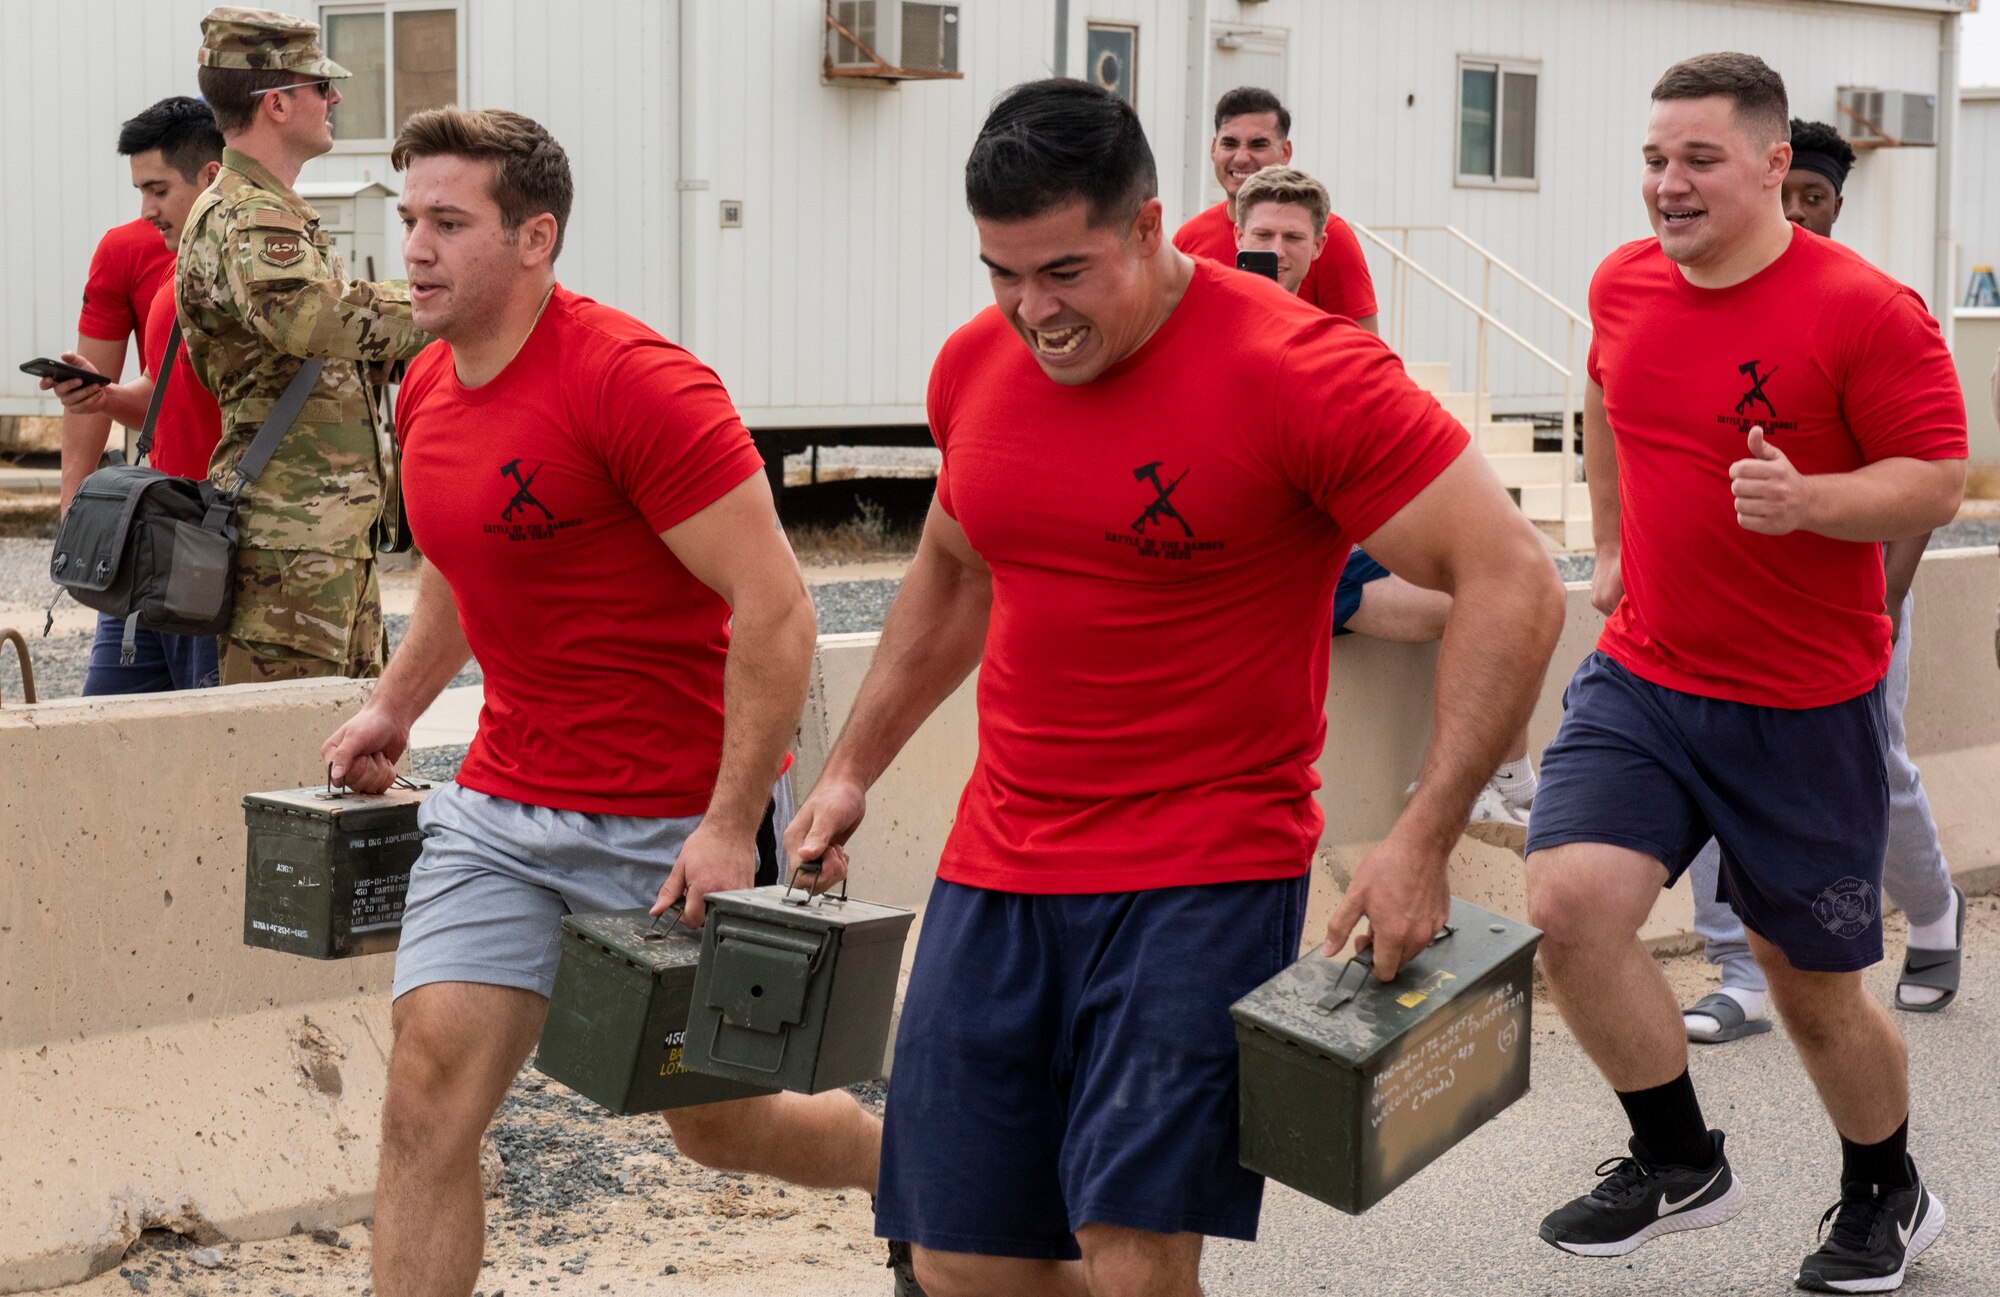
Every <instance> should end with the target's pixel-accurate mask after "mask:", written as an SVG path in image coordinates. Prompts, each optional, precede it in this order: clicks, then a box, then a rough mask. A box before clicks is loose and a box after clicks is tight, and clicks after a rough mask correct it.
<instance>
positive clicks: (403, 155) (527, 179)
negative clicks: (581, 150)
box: [389, 108, 576, 261]
mask: <svg viewBox="0 0 2000 1297" xmlns="http://www.w3.org/2000/svg"><path fill="white" fill-rule="evenodd" d="M432 157H459V158H478V159H480V160H482V161H486V162H491V163H493V188H492V190H491V193H492V196H493V201H494V202H496V203H498V204H499V205H500V224H501V227H502V228H503V229H505V230H506V231H507V232H508V233H509V234H512V233H513V232H514V231H516V230H518V229H520V228H521V222H523V221H525V220H527V219H528V218H529V217H530V216H538V215H540V214H541V213H543V212H547V213H548V214H549V215H551V216H553V217H555V218H556V244H555V247H554V249H552V250H551V251H550V253H549V260H551V261H554V260H555V259H556V258H557V257H559V256H561V255H562V245H563V232H564V231H565V230H567V229H568V228H569V209H570V204H571V202H572V201H574V199H575V197H576V185H575V182H574V181H572V180H571V179H570V174H569V155H568V154H567V153H564V152H563V146H562V145H560V144H558V143H556V137H555V136H553V135H551V134H549V132H548V128H547V127H545V126H543V125H542V124H541V123H540V122H538V121H536V120H535V119H534V118H532V117H524V116H522V115H521V114H520V113H510V112H508V111H507V110H506V109H504V108H481V109H468V108H430V109H426V110H425V111H423V112H420V113H412V114H410V119H409V120H408V121H406V122H404V123H403V129H402V130H400V131H398V132H396V143H395V146H394V147H393V148H392V149H390V151H389V165H390V166H392V167H394V168H396V170H398V171H401V170H403V169H404V168H406V167H408V166H409V165H410V161H411V159H413V158H432Z"/></svg>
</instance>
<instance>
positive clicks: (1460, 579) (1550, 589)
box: [1327, 447, 1563, 981]
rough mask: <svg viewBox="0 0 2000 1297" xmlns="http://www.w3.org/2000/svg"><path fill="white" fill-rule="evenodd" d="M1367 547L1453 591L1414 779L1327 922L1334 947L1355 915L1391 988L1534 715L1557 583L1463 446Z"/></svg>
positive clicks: (1442, 909) (1440, 904)
mask: <svg viewBox="0 0 2000 1297" xmlns="http://www.w3.org/2000/svg"><path fill="white" fill-rule="evenodd" d="M1364 543H1365V546H1366V548H1367V550H1368V553H1369V554H1370V555H1371V556H1373V557H1374V558H1376V559H1378V560H1379V561H1380V562H1381V563H1382V564H1383V565H1384V566H1385V567H1387V568H1388V569H1389V570H1390V571H1391V572H1394V573H1395V574H1396V575H1398V576H1400V577H1402V578H1404V579H1405V580H1407V581H1411V582H1414V583H1415V584H1417V585H1421V586H1424V587H1426V588H1429V589H1433V590H1443V591H1445V592H1446V593H1448V594H1450V595H1451V597H1452V604H1451V616H1450V618H1449V620H1448V621H1447V622H1446V623H1445V632H1444V644H1443V647H1442V648H1441V649H1440V651H1439V654H1438V672H1437V704H1436V714H1435V716H1434V718H1433V721H1432V726H1431V744H1430V755H1429V756H1428V757H1427V758H1426V760H1425V763H1424V771H1423V774H1422V776H1421V777H1420V778H1419V779H1418V781H1417V789H1416V792H1415V793H1414V794H1413V795H1412V796H1411V798H1410V801H1409V804H1408V805H1407V806H1406V807H1404V809H1403V813H1402V815H1401V816H1400V817H1399V818H1398V819H1397V821H1396V824H1395V827H1394V828H1392V829H1391V830H1390V831H1389V836H1388V838H1386V839H1385V840H1384V841H1383V842H1382V843H1381V844H1380V845H1379V846H1377V847H1376V848H1375V849H1374V850H1373V851H1370V852H1369V853H1368V855H1367V857H1366V858H1365V859H1363V860H1362V862H1361V864H1360V865H1359V866H1358V867H1357V868H1356V870H1355V873H1354V879H1353V882H1352V884H1351V885H1350V886H1349V887H1348V889H1347V896H1346V898H1345V899H1344V900H1343V901H1342V902H1341V905H1340V908H1339V910H1337V911H1336V912H1335V913H1334V915H1333V918H1332V919H1331V920H1330V921H1329V922H1328V924H1327V950H1328V952H1329V953H1331V952H1333V951H1337V950H1339V949H1340V947H1341V946H1343V945H1345V944H1346V941H1347V938H1348V935H1349V933H1350V932H1351V931H1352V930H1353V928H1354V925H1355V923H1356V922H1357V921H1358V920H1360V919H1361V918H1362V917H1364V916H1365V917H1366V918H1367V919H1368V921H1369V928H1370V932H1369V934H1368V935H1367V936H1366V937H1364V944H1369V943H1370V942H1371V941H1372V944H1373V947H1374V950H1375V952H1376V953H1375V975H1376V976H1377V977H1379V978H1381V979H1382V980H1384V981H1387V980H1389V979H1390V978H1392V977H1394V976H1395V975H1396V970H1397V969H1398V968H1399V967H1401V966H1402V964H1403V963H1404V962H1405V961H1406V960H1408V958H1409V957H1410V956H1411V955H1413V954H1415V953H1416V952H1417V951H1419V950H1422V949H1423V948H1424V946H1425V945H1427V944H1428V943H1429V942H1430V940H1431V938H1432V937H1433V936H1435V935H1436V934H1437V932H1438V930H1439V929H1440V928H1442V927H1443V926H1444V922H1445V918H1446V916H1447V914H1448V913H1449V906H1450V892H1449V889H1448V886H1447V884H1446V879H1445V864H1446V861H1447V859H1448V857H1449V854H1450V851H1451V847H1452V845H1453V844H1454V843H1455V842H1457V840H1458V837H1459V834H1460V833H1461V832H1463V831H1464V828H1465V818H1466V813H1467V812H1468V811H1469V810H1470V809H1471V806H1472V799H1473V797H1474V796H1475V795H1476V794H1477V793H1478V792H1479V789H1480V787H1481V786H1482V785H1483V784H1484V783H1485V782H1486V780H1487V779H1488V778H1489V777H1490V776H1491V775H1492V773H1493V770H1494V767H1496V766H1498V765H1499V764H1500V762H1501V760H1502V759H1503V758H1504V757H1505V756H1506V754H1507V749H1508V746H1509V743H1510V741H1511V740H1512V739H1513V738H1514V737H1515V736H1516V735H1518V734H1519V733H1520V732H1521V730H1522V728H1523V727H1524V726H1526V724H1527V722H1528V714H1529V712H1531V711H1532V710H1533V709H1534V705H1535V699H1536V696H1537V695H1538V694H1539V693H1540V692H1541V686H1542V676H1543V674H1544V673H1545V672H1546V671H1547V670H1548V664H1549V655H1550V654H1551V653H1552V652H1554V650H1555V643H1556V637H1557V635H1558V634H1560V633H1561V631H1562V622H1563V588H1562V582H1561V581H1560V580H1558V579H1557V577H1556V571H1555V565H1554V564H1553V563H1551V562H1550V561H1549V556H1548V552H1547V550H1546V549H1544V548H1543V546H1542V541H1541V537H1540V536H1538V535H1537V534H1536V533H1535V530H1534V528H1533V526H1531V525H1530V524H1529V522H1528V521H1527V519H1526V518H1524V517H1522V515H1521V512H1520V510H1518V509H1516V508H1515V507H1514V504H1513V502H1512V501H1511V500H1509V499H1508V497H1507V493H1506V491H1505V490H1503V489H1502V488H1501V486H1500V483H1499V480H1498V479H1497V478H1495V477H1494V476H1493V470H1492V469H1491V468H1490V467H1488V466H1487V463H1486V460H1485V458H1484V457H1483V456H1481V455H1480V454H1479V452H1478V451H1477V450H1474V449H1472V448H1470V447H1468V448H1467V449H1466V450H1465V451H1464V452H1463V453H1462V454H1460V455H1459V457H1458V458H1457V459H1456V460H1455V461H1453V463H1452V465H1451V466H1450V467H1449V468H1447V469H1446V470H1445V471H1444V472H1443V473H1441V474H1440V475H1439V476H1438V477H1437V479H1436V480H1435V481H1433V482H1432V483H1431V484H1430V485H1429V486H1427V487H1425V488H1424V489H1423V491H1422V492H1420V493H1419V494H1418V495H1417V497H1416V499H1414V500H1412V501H1410V503H1409V504H1407V505H1405V506H1404V507H1403V508H1402V509H1401V510H1400V511H1398V512H1397V513H1396V515H1395V516H1394V517H1393V518H1391V519H1390V520H1389V521H1388V522H1387V523H1385V524H1383V526H1382V527H1381V528H1380V529H1379V530H1377V531H1376V532H1375V534H1374V535H1372V536H1369V537H1368V538H1367V540H1366V541H1365V542H1364Z"/></svg>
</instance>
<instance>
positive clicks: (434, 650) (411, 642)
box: [369, 563, 472, 727]
mask: <svg viewBox="0 0 2000 1297" xmlns="http://www.w3.org/2000/svg"><path fill="white" fill-rule="evenodd" d="M471 658H472V648H471V646H470V645H469V644H467V643H466V642H465V628H464V627H463V626H461V625H460V624H459V621H458V602H457V600H455V599H454V598H452V593H451V587H450V586H449V585H448V584H446V582H445V579H444V578H443V577H442V576H440V575H438V572H437V569H436V568H433V567H431V566H430V565H429V564H428V563H426V564H425V565H424V570H423V574H422V575H421V576H420V577H419V578H418V585H417V606H416V608H415V610H414V611H413V612H412V613H411V616H410V630H409V634H407V635H405V636H404V637H403V642H402V644H401V645H400V646H399V647H398V648H397V649H396V653H395V656H393V657H391V658H390V659H389V666H388V669H387V670H385V671H384V672H383V673H382V679H381V682H380V683H378V684H377V685H376V686H375V693H374V696H373V697H372V699H371V700H370V704H369V705H370V706H373V707H380V708H384V709H386V710H387V711H388V712H389V713H390V714H391V715H392V716H394V717H395V718H396V719H397V721H398V722H399V723H401V724H402V725H403V726H405V727H408V726H410V725H413V724H415V723H416V720H417V718H418V717H419V716H422V715H423V714H424V709H425V708H427V707H429V706H430V705H431V704H432V703H433V702H435V701H437V696H438V695H439V694H441V693H443V692H444V689H445V686H446V685H448V684H450V683H451V681H452V677H454V676H456V675H457V674H458V673H459V671H460V670H462V669H463V668H464V666H465V664H466V663H467V662H468V661H470V660H471Z"/></svg>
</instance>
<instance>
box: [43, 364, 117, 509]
mask: <svg viewBox="0 0 2000 1297" xmlns="http://www.w3.org/2000/svg"><path fill="white" fill-rule="evenodd" d="M71 356H75V357H80V358H82V359H83V360H84V361H86V362H87V368H90V369H94V370H96V371H97V372H98V373H100V374H109V375H110V376H111V377H112V378H113V379H116V378H118V377H119V376H120V375H121V374H123V373H124V371H125V339H123V338H118V339H115V340H114V339H111V338H91V337H86V336H85V335H83V334H81V333H79V334H77V335H76V350H75V351H74V352H72V353H71ZM64 359H66V360H68V359H70V357H67V356H66V357H64ZM71 363H72V364H74V363H75V362H74V360H71ZM42 385H43V386H44V387H50V386H53V384H51V383H50V382H49V381H48V380H47V379H44V380H42ZM64 407H65V408H64V410H63V421H62V497H61V500H60V504H59V508H60V511H61V512H65V513H67V512H68V511H69V501H70V497H71V496H73V495H75V494H76V488H77V487H79V486H81V485H83V479H84V478H86V477H89V476H90V475H91V474H92V473H94V472H96V471H97V464H98V461H99V460H101V459H103V458H104V446H105V443H107V442H108V441H110V440H111V415H110V413H109V412H108V411H106V410H105V409H104V408H103V401H102V397H101V396H99V397H98V399H97V400H96V401H93V402H87V403H85V404H84V405H83V408H81V409H71V408H68V407H69V402H67V401H65V402H64Z"/></svg>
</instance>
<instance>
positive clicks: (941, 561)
mask: <svg viewBox="0 0 2000 1297" xmlns="http://www.w3.org/2000/svg"><path fill="white" fill-rule="evenodd" d="M992 607H993V574H992V573H991V572H990V571H989V570H988V569H987V567H986V562H985V560H983V559H981V558H980V557H979V554H978V552H977V551H975V550H974V549H973V548H972V543H971V542H970V541H968V540H967V539H966V537H965V532H964V530H963V529H961V528H960V527H959V525H958V524H957V523H956V522H954V521H953V520H952V518H951V515H949V514H947V513H946V512H945V511H944V510H943V509H942V508H941V507H939V505H938V503H937V502H936V501H935V500H933V501H932V502H931V510H930V516H929V517H928V518H926V519H925V520H924V535H923V540H922V541H921V542H920V543H919V544H918V546H917V556H916V558H915V559H914V560H912V562H911V563H910V570H909V573H908V574H907V575H906V576H904V578H903V585H902V588H901V589H899V590H898V591H897V592H896V601H895V602H894V603H893V604H891V605H890V607H889V616H888V618H887V620H886V621H885V622H884V623H883V626H882V638H881V640H880V642H879V643H878V644H877V645H876V648H875V657H874V660H873V661H872V662H870V663H869V666H868V675H867V677H866V678H865V679H863V680H862V682H861V691H860V693H859V695H858V696H857V697H856V698H855V700H854V710H853V711H852V712H851V713H850V714H849V716H848V718H847V724H846V725H845V726H843V727H842V728H841V732H840V741H839V742H837V743H836V744H834V748H833V753H832V755H831V756H829V757H828V759H827V763H826V769H825V770H824V771H823V772H822V773H821V774H820V777H819V782H818V783H817V784H816V785H814V787H813V790H812V793H811V795H810V796H808V797H807V798H806V800H805V802H804V803H803V804H802V805H801V806H800V807H799V813H798V816H797V818H795V819H794V820H793V821H792V823H791V827H790V828H788V829H787V830H786V831H785V847H786V849H787V850H788V851H790V852H792V853H793V854H794V855H797V856H799V857H800V858H801V859H806V860H813V859H818V858H819V856H820V854H821V853H822V852H826V851H827V850H828V849H829V848H835V849H837V848H838V847H839V846H840V845H841V844H842V843H844V842H846V841H847V839H848V838H849V837H850V836H851V835H852V834H853V832H854V830H855V828H856V827H858V826H859V825H860V823H861V818H862V816H863V814H864V813H865V812H866V798H867V790H868V788H869V787H870V786H871V785H872V784H873V783H874V782H875V781H876V780H877V779H879V778H881V776H882V772H883V771H884V770H886V769H887V768H888V766H889V762H890V761H892V760H893V759H894V758H895V755H896V753H897V752H899V751H901V750H902V747H903V745H904V744H905V743H907V742H909V741H910V736H911V735H912V734H915V733H916V732H917V727H918V726H919V725H922V724H923V723H924V718H925V717H927V716H929V715H930V714H931V713H932V712H934V711H936V710H937V709H938V706H939V705H940V704H942V703H943V702H944V700H945V699H947V698H949V697H951V694H952V691H953V690H954V689H956V688H958V686H959V685H960V684H961V683H963V682H964V680H965V677H966V676H967V675H969V674H971V672H972V669H973V668H974V667H976V666H978V665H979V657H980V654H981V653H982V652H983V651H984V649H985V647H986V623H987V618H988V616H989V615H990V613H991V611H992Z"/></svg>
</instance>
